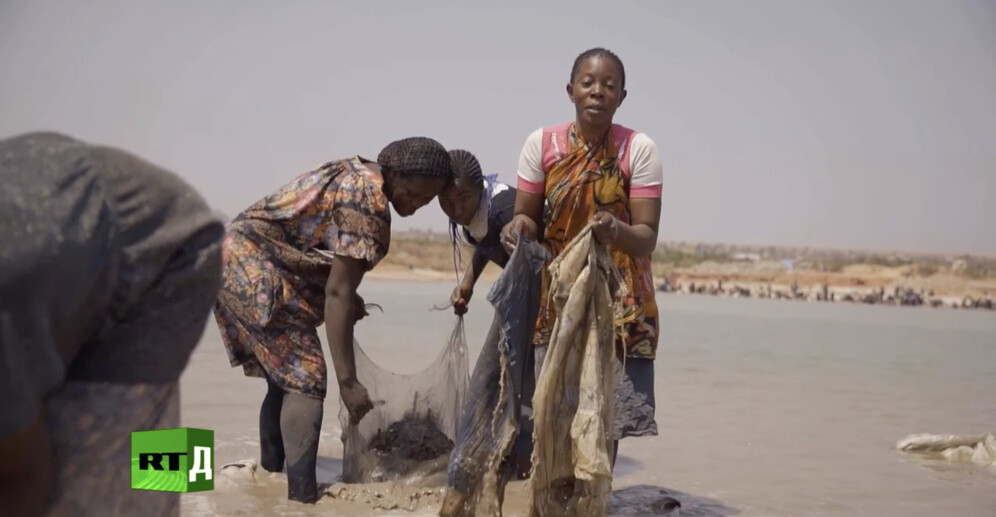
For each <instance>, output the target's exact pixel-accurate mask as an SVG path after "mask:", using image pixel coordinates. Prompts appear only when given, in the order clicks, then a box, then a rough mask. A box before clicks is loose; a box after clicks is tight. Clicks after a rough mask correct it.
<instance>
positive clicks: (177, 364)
mask: <svg viewBox="0 0 996 517" xmlns="http://www.w3.org/2000/svg"><path fill="white" fill-rule="evenodd" d="M0 177H2V178H3V181H4V186H3V188H2V189H0V241H2V242H3V244H2V245H0V513H2V514H3V515H10V516H36V515H50V516H89V515H92V516H100V517H106V516H116V515H143V516H175V515H178V514H179V494H177V493H169V492H151V491H145V490H132V488H131V481H130V479H131V446H130V443H131V432H132V431H140V430H151V429H162V428H172V427H177V426H179V424H180V406H179V391H178V380H179V377H180V374H181V373H182V372H183V370H184V368H185V367H186V365H187V361H188V359H189V358H190V354H191V352H192V351H193V349H194V347H195V346H196V344H197V342H198V341H199V339H200V337H201V335H202V333H203V331H204V327H205V324H206V322H207V318H208V316H209V315H210V311H211V305H212V303H213V302H214V299H215V297H216V295H217V291H218V288H219V286H220V283H221V241H222V238H223V236H224V226H223V224H222V222H221V220H220V219H219V218H218V217H216V216H215V214H213V213H212V211H211V210H210V209H209V208H208V206H207V204H206V203H205V202H204V200H203V199H202V198H201V197H200V196H199V195H198V194H197V192H195V191H194V189H193V188H191V187H190V186H189V185H187V184H186V183H184V182H183V180H181V179H180V178H179V177H178V176H176V175H174V174H172V173H171V172H168V171H166V170H163V169H161V168H159V167H157V166H155V165H153V164H151V163H149V162H147V161H145V160H143V159H141V158H139V157H137V156H134V155H132V154H129V153H127V152H124V151H122V150H118V149H114V148H110V147H104V146H98V145H90V144H87V143H84V142H81V141H78V140H75V139H73V138H71V137H68V136H65V135H61V134H56V133H30V134H24V135H20V136H15V137H12V138H8V139H5V140H0Z"/></svg>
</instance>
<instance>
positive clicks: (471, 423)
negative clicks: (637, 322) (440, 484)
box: [440, 238, 546, 517]
mask: <svg viewBox="0 0 996 517" xmlns="http://www.w3.org/2000/svg"><path fill="white" fill-rule="evenodd" d="M545 257H546V251H545V250H544V249H543V247H542V246H540V245H539V244H537V243H536V242H531V241H526V240H524V239H521V238H520V240H519V245H518V246H517V247H516V249H515V251H514V252H513V253H512V256H511V257H510V258H509V261H508V263H507V264H506V265H505V269H504V271H503V272H502V274H501V275H500V276H499V277H498V279H497V280H496V281H495V283H494V284H493V285H492V288H491V291H490V292H489V293H488V301H489V302H490V303H491V305H492V306H493V307H494V309H495V315H494V319H493V320H492V323H491V329H490V330H489V331H488V335H487V338H486V340H485V342H484V346H483V348H482V349H481V354H480V356H478V360H477V363H476V365H475V367H474V373H473V376H472V377H471V381H470V383H471V384H470V391H469V393H468V394H467V399H466V402H465V405H464V407H463V412H462V415H461V417H460V425H459V430H458V431H457V440H456V449H455V450H454V451H453V454H452V455H451V457H450V464H449V469H448V477H447V484H448V487H449V490H448V492H447V498H446V500H445V501H444V503H443V508H442V510H441V512H440V515H442V516H444V517H456V516H460V517H470V516H480V517H491V516H498V515H501V503H502V500H503V499H504V489H505V484H506V483H507V482H508V480H509V478H510V476H511V473H512V471H511V469H512V465H509V464H507V463H505V460H506V458H507V457H508V454H509V452H510V450H511V448H512V446H513V443H514V441H515V439H516V437H517V434H518V432H519V430H520V418H521V416H522V415H521V407H522V405H521V404H522V393H523V382H524V378H525V377H526V376H527V375H528V373H527V369H529V368H532V367H533V362H532V361H531V360H530V358H531V354H532V353H533V350H532V337H533V329H534V327H535V322H536V315H537V313H538V312H539V298H540V274H541V272H542V268H543V264H544V262H545V260H546V258H545Z"/></svg>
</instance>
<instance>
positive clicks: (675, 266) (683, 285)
mask: <svg viewBox="0 0 996 517" xmlns="http://www.w3.org/2000/svg"><path fill="white" fill-rule="evenodd" d="M459 251H460V254H461V256H460V257H459V259H458V258H457V257H455V256H454V254H453V247H452V244H451V243H450V241H449V236H448V235H442V234H432V233H414V232H406V233H396V234H394V235H392V242H391V248H390V252H389V253H388V255H387V257H386V258H385V259H384V260H383V261H382V262H381V263H380V264H379V265H378V266H377V267H375V268H374V269H373V270H371V271H370V272H369V273H367V275H366V277H367V278H369V279H376V280H382V281H405V282H442V283H450V284H453V285H455V283H456V281H457V280H456V279H457V273H456V271H455V264H454V262H455V261H457V260H459V261H461V262H462V268H465V267H467V266H468V265H469V263H470V259H471V254H472V251H471V250H470V249H469V248H460V249H459ZM462 268H461V270H462ZM653 271H654V279H655V285H656V286H657V289H658V291H660V292H667V293H686V294H692V293H694V294H705V295H713V296H729V297H743V298H777V299H788V300H800V301H820V302H831V303H833V302H838V303H841V302H852V303H864V304H886V305H889V304H891V305H912V306H920V305H922V306H927V307H948V308H983V309H992V308H993V303H994V299H996V259H990V258H987V257H982V256H978V255H954V254H952V255H949V256H941V255H937V254H920V255H916V256H911V255H896V254H888V253H885V254H869V253H867V252H856V251H850V250H827V249H820V250H812V249H808V248H786V247H777V246H766V247H760V246H748V247H744V246H736V245H726V244H694V245H692V244H684V243H660V244H659V245H658V248H657V250H656V251H655V253H654V260H653ZM499 273H500V269H499V268H498V267H496V266H494V265H493V264H489V265H488V267H487V268H486V269H485V271H484V273H483V274H482V279H483V280H489V279H490V280H493V279H494V278H495V277H497V276H498V274H499Z"/></svg>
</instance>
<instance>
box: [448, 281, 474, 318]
mask: <svg viewBox="0 0 996 517" xmlns="http://www.w3.org/2000/svg"><path fill="white" fill-rule="evenodd" d="M471 296H474V285H473V284H470V285H468V284H467V283H466V282H460V285H458V286H456V287H455V288H454V289H453V294H452V295H450V303H452V304H453V312H455V313H456V315H457V316H462V315H464V314H467V305H468V304H469V303H470V297H471Z"/></svg>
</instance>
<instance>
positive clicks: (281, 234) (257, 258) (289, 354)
mask: <svg viewBox="0 0 996 517" xmlns="http://www.w3.org/2000/svg"><path fill="white" fill-rule="evenodd" d="M366 163H370V161H369V160H364V159H363V158H360V157H359V156H355V157H353V158H349V159H346V160H340V161H336V162H330V163H327V164H325V165H322V166H321V167H319V168H317V169H315V170H312V171H309V172H306V173H304V174H302V175H300V176H298V177H297V178H295V179H294V180H293V181H291V182H290V183H288V184H287V185H285V186H284V187H282V188H281V189H280V190H278V191H277V192H275V193H274V194H272V195H270V196H267V197H266V198H264V199H262V200H260V201H259V202H257V203H256V204H254V205H252V206H251V207H249V209H247V210H246V211H244V212H242V213H241V214H239V216H238V217H236V218H235V219H234V220H233V221H232V222H231V224H230V225H229V228H228V232H227V234H226V236H225V241H224V244H223V248H222V260H223V264H224V273H223V285H222V288H221V292H220V293H219V295H218V302H217V304H216V305H215V311H214V313H215V318H216V319H217V321H218V327H219V329H220V330H221V335H222V339H223V341H224V344H225V348H226V350H227V351H228V357H229V360H230V362H231V364H232V366H233V367H234V366H242V367H243V369H244V371H245V374H246V375H247V376H253V377H269V378H270V379H272V380H273V381H274V382H275V383H276V384H277V385H278V386H280V387H281V388H283V389H284V390H285V391H288V392H292V393H298V394H301V395H305V396H309V397H314V398H324V397H325V394H326V388H327V384H328V382H327V378H328V372H327V368H326V364H325V356H324V354H323V352H322V345H321V341H320V340H319V338H318V333H317V331H316V328H317V327H318V326H320V325H321V324H322V323H323V321H324V307H325V283H326V281H327V279H328V275H329V271H330V267H331V263H332V256H333V255H341V256H346V257H351V258H354V259H358V260H361V261H363V262H365V263H366V267H367V269H368V270H369V269H371V268H373V267H374V266H375V265H376V264H377V263H378V262H380V260H381V259H383V258H384V256H385V255H386V254H387V250H388V247H389V245H390V239H391V212H390V208H389V207H388V199H387V196H386V195H385V194H384V179H383V177H382V176H381V175H380V173H378V172H375V171H374V170H371V169H370V168H368V167H366V165H365V164H366Z"/></svg>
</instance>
